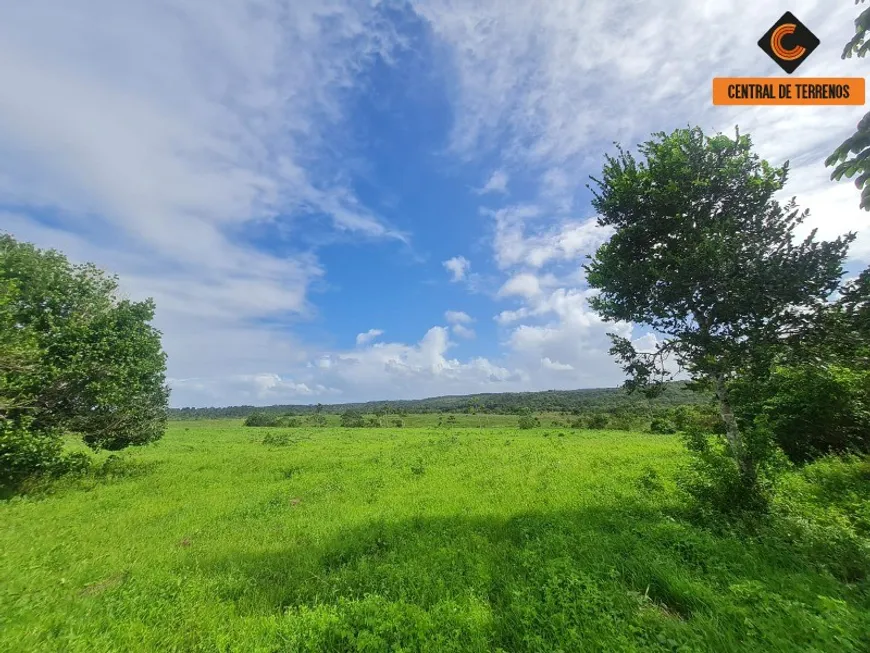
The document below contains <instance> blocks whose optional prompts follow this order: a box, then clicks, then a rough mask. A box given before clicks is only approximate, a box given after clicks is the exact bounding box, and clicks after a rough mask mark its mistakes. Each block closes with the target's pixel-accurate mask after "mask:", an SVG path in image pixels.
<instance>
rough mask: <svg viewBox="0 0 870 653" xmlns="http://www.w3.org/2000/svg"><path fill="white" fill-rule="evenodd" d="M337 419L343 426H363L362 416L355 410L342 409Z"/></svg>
mask: <svg viewBox="0 0 870 653" xmlns="http://www.w3.org/2000/svg"><path fill="white" fill-rule="evenodd" d="M339 421H340V423H341V425H342V426H343V427H344V428H362V427H363V426H365V420H363V416H362V415H361V414H360V413H359V412H358V411H355V410H346V411H344V412H343V413H342V414H341V418H340V420H339Z"/></svg>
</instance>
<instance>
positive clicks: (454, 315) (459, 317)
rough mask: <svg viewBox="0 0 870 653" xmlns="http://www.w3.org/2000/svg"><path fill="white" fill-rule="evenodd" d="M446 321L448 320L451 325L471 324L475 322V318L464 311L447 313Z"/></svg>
mask: <svg viewBox="0 0 870 653" xmlns="http://www.w3.org/2000/svg"><path fill="white" fill-rule="evenodd" d="M444 319H446V320H447V321H448V322H449V323H450V324H469V323H471V322H474V318H472V317H471V316H470V315H469V314H468V313H465V312H464V311H446V312H445V313H444Z"/></svg>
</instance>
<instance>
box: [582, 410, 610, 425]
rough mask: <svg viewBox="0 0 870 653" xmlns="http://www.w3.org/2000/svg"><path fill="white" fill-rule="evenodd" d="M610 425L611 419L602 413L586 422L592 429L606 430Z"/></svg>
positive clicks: (590, 417)
mask: <svg viewBox="0 0 870 653" xmlns="http://www.w3.org/2000/svg"><path fill="white" fill-rule="evenodd" d="M609 423H610V419H609V418H608V417H607V415H604V414H602V413H595V414H594V415H590V416H589V418H588V419H587V420H586V424H587V425H588V427H589V428H590V429H606V428H607V425H608V424H609Z"/></svg>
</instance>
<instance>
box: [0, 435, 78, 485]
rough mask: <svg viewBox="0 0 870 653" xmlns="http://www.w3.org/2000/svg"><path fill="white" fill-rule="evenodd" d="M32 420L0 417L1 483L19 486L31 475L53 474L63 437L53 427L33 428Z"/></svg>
mask: <svg viewBox="0 0 870 653" xmlns="http://www.w3.org/2000/svg"><path fill="white" fill-rule="evenodd" d="M30 425H31V421H30V420H28V419H26V418H22V419H19V420H10V419H0V485H2V486H4V487H7V488H12V489H14V488H17V487H19V486H20V484H21V483H22V482H23V481H24V480H25V479H27V478H28V477H31V476H35V477H39V476H47V475H54V474H56V473H57V471H58V464H59V463H60V461H61V452H62V451H63V441H62V440H61V438H60V435H59V434H58V433H56V432H54V431H33V430H31V429H30Z"/></svg>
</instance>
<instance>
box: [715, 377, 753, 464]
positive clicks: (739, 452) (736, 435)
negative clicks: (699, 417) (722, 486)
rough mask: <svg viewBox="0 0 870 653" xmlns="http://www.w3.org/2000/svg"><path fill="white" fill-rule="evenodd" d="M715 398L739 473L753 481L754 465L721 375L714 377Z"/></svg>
mask: <svg viewBox="0 0 870 653" xmlns="http://www.w3.org/2000/svg"><path fill="white" fill-rule="evenodd" d="M716 398H717V399H718V400H719V413H720V415H721V416H722V421H723V422H725V437H726V438H727V439H728V444H729V445H731V451H732V452H733V453H734V457H735V458H736V459H737V465H738V466H739V467H740V472H741V473H742V474H743V476H744V477H745V478H747V479H749V480H754V479H755V464H754V463H753V461H752V460H751V459H750V458H749V455H748V454H747V452H746V446H745V443H744V442H743V434H742V433H740V428H739V427H738V426H737V418H735V417H734V411H733V410H732V408H731V402H730V401H729V399H728V388H727V387H726V385H725V377H724V376H723V375H721V374H720V375H718V376H716Z"/></svg>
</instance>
